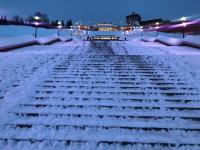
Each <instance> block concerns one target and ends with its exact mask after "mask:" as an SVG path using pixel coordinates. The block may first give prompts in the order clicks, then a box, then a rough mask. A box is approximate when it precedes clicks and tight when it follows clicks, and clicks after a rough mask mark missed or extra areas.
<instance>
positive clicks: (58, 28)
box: [58, 28, 60, 36]
mask: <svg viewBox="0 0 200 150" xmlns="http://www.w3.org/2000/svg"><path fill="white" fill-rule="evenodd" d="M58 36H60V29H59V28H58Z"/></svg>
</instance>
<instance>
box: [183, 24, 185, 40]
mask: <svg viewBox="0 0 200 150" xmlns="http://www.w3.org/2000/svg"><path fill="white" fill-rule="evenodd" d="M183 38H185V27H184V26H183Z"/></svg>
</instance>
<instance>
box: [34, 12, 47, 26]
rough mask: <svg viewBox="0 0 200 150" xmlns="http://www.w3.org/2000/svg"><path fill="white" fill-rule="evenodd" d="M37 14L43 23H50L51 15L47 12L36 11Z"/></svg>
mask: <svg viewBox="0 0 200 150" xmlns="http://www.w3.org/2000/svg"><path fill="white" fill-rule="evenodd" d="M35 16H38V17H40V22H42V23H46V24H49V23H50V20H49V17H48V15H47V14H46V13H41V12H36V13H35Z"/></svg>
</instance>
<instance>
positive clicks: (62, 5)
mask: <svg viewBox="0 0 200 150" xmlns="http://www.w3.org/2000/svg"><path fill="white" fill-rule="evenodd" d="M36 11H41V12H45V13H47V14H48V15H49V17H50V19H64V20H67V19H70V18H71V19H72V20H73V21H74V22H75V21H81V23H88V22H91V23H95V22H102V21H108V22H115V23H120V22H122V21H125V16H126V15H128V14H130V13H131V12H133V11H135V12H138V13H140V14H141V16H142V18H143V20H145V19H153V18H160V17H162V18H163V19H176V18H179V17H181V16H193V15H195V16H196V15H197V16H200V0H0V15H8V16H10V17H11V16H13V15H15V14H19V15H21V16H23V17H25V18H26V17H28V16H29V15H30V14H33V13H34V12H36Z"/></svg>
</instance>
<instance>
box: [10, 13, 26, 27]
mask: <svg viewBox="0 0 200 150" xmlns="http://www.w3.org/2000/svg"><path fill="white" fill-rule="evenodd" d="M12 23H13V24H15V25H20V24H24V20H23V18H22V17H20V16H19V15H15V16H13V18H12Z"/></svg>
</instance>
